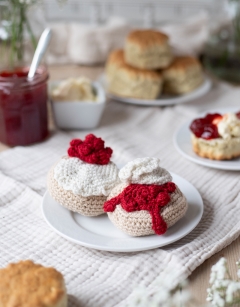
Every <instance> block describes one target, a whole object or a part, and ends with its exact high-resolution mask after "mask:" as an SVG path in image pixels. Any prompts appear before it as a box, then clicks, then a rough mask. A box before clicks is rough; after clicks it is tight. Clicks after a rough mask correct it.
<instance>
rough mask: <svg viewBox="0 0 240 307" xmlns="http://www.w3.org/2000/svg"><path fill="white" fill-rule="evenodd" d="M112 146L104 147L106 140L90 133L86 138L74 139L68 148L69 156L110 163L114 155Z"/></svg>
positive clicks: (95, 162) (89, 161) (93, 162)
mask: <svg viewBox="0 0 240 307" xmlns="http://www.w3.org/2000/svg"><path fill="white" fill-rule="evenodd" d="M112 152H113V151H112V149H111V148H110V147H106V148H104V141H103V140H102V139H101V138H97V137H96V136H95V135H93V134H88V135H87V136H86V137H85V140H84V141H82V140H80V139H74V140H72V141H71V142H70V148H69V149H68V155H69V157H76V158H79V159H81V160H82V161H85V162H87V163H90V164H100V165H105V164H108V163H109V161H110V158H111V155H112Z"/></svg>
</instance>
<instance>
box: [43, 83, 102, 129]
mask: <svg viewBox="0 0 240 307" xmlns="http://www.w3.org/2000/svg"><path fill="white" fill-rule="evenodd" d="M59 82H60V81H55V82H52V83H51V85H50V87H51V88H53V87H54V86H56V85H57V84H58V83H59ZM92 86H93V88H94V89H95V91H96V93H97V101H53V100H51V103H52V108H53V115H54V120H55V122H56V125H57V127H58V128H62V129H93V128H95V127H97V126H98V124H99V122H100V120H101V117H102V114H103V111H104V109H105V106H106V95H105V91H104V89H103V87H102V85H101V84H100V83H99V82H93V83H92ZM49 96H50V95H49Z"/></svg>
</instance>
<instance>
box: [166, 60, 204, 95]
mask: <svg viewBox="0 0 240 307" xmlns="http://www.w3.org/2000/svg"><path fill="white" fill-rule="evenodd" d="M162 75H163V80H164V84H163V91H164V93H167V94H174V95H179V94H185V93H189V92H191V91H192V90H194V89H195V88H197V87H198V86H199V85H201V83H202V82H203V72H202V66H201V64H200V62H199V61H198V60H197V59H196V58H194V57H190V56H184V57H176V58H175V59H174V61H173V62H172V64H171V65H170V66H169V67H168V68H166V69H164V70H163V71H162Z"/></svg>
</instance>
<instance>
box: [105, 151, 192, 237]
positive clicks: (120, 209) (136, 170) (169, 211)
mask: <svg viewBox="0 0 240 307" xmlns="http://www.w3.org/2000/svg"><path fill="white" fill-rule="evenodd" d="M119 178H120V180H121V183H120V184H118V185H117V186H116V187H115V188H113V190H112V191H111V193H110V195H109V197H108V200H107V202H105V204H104V211H105V212H107V214H108V217H109V219H110V220H111V221H112V223H113V224H114V225H115V226H116V227H117V228H119V229H120V230H122V231H123V232H125V233H126V234H128V235H130V236H147V235H152V234H157V235H162V234H164V233H165V232H166V231H167V229H168V228H169V227H171V226H173V225H174V224H175V223H176V222H177V221H178V220H180V219H181V218H182V217H183V216H184V215H185V213H186V211H187V208H188V204H187V200H186V198H185V196H184V195H183V194H182V192H181V191H180V189H179V188H178V186H177V185H176V184H175V183H173V182H172V177H171V175H170V173H169V172H168V171H167V170H165V169H164V168H162V167H161V166H160V160H159V159H157V158H149V157H147V158H139V159H136V160H133V161H131V162H129V163H127V164H126V165H125V166H124V167H123V168H122V169H121V170H120V172H119Z"/></svg>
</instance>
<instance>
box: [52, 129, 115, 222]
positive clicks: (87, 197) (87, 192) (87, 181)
mask: <svg viewBox="0 0 240 307" xmlns="http://www.w3.org/2000/svg"><path fill="white" fill-rule="evenodd" d="M70 146H71V147H70V148H69V150H68V155H69V156H68V157H63V158H62V159H61V160H60V161H59V162H58V163H57V164H55V165H54V166H53V167H52V168H51V169H50V171H49V173H48V180H47V186H48V191H49V193H50V195H51V196H52V197H53V198H54V199H55V200H56V201H57V202H58V203H59V204H61V205H62V206H64V207H66V208H68V209H69V210H71V211H74V212H78V213H80V214H82V215H85V216H97V215H100V214H103V213H104V211H103V204H104V202H105V201H106V199H107V196H108V195H109V193H110V191H111V190H112V188H113V187H114V186H115V185H116V184H117V183H118V182H119V179H118V168H117V167H116V165H115V164H114V163H113V162H110V157H111V154H112V149H111V148H109V147H106V148H104V141H103V140H102V139H100V138H96V137H95V136H94V135H93V134H89V135H87V136H86V138H85V140H84V141H81V140H72V141H71V143H70Z"/></svg>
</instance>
